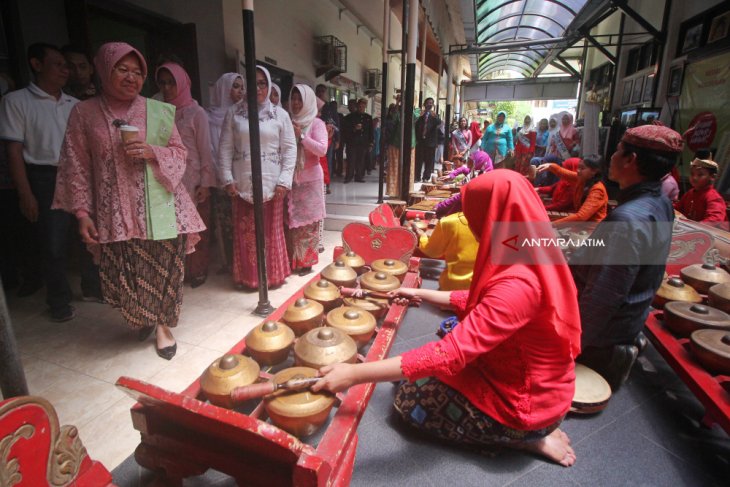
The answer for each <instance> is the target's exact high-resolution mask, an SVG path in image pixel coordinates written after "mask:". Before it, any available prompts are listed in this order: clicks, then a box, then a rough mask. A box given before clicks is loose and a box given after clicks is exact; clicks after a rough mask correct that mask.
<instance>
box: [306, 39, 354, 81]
mask: <svg viewBox="0 0 730 487" xmlns="http://www.w3.org/2000/svg"><path fill="white" fill-rule="evenodd" d="M314 46H315V51H314V65H315V68H316V70H315V72H316V74H317V76H318V77H319V76H322V75H324V76H325V79H326V80H330V79H332V78H334V77H335V76H337V75H339V74H342V73H344V72H346V71H347V46H346V45H345V44H344V43H343V42H342V41H341V40H339V39H338V38H336V37H335V36H321V37H315V38H314Z"/></svg>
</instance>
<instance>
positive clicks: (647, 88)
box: [641, 74, 654, 102]
mask: <svg viewBox="0 0 730 487" xmlns="http://www.w3.org/2000/svg"><path fill="white" fill-rule="evenodd" d="M653 96H654V75H653V74H649V75H647V76H646V79H645V80H644V96H642V97H641V101H644V102H646V101H651V99H652V97H653Z"/></svg>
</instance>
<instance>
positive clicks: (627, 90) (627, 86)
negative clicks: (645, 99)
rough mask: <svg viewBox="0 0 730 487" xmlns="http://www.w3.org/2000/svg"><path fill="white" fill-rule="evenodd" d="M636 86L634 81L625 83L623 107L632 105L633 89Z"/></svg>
mask: <svg viewBox="0 0 730 487" xmlns="http://www.w3.org/2000/svg"><path fill="white" fill-rule="evenodd" d="M633 86H634V80H632V79H628V80H626V81H624V89H623V94H622V95H621V105H628V104H629V103H631V89H632V88H633Z"/></svg>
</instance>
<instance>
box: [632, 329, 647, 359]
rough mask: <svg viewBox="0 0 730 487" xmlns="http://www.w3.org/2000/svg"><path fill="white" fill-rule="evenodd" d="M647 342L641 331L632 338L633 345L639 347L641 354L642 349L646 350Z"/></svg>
mask: <svg viewBox="0 0 730 487" xmlns="http://www.w3.org/2000/svg"><path fill="white" fill-rule="evenodd" d="M648 344H649V341H648V340H647V339H646V336H644V334H643V333H641V332H640V333H639V335H638V336H637V337H636V339H635V340H634V346H636V348H638V349H639V355H641V354H642V353H643V352H644V350H646V346H647V345H648Z"/></svg>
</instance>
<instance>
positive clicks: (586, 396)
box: [570, 364, 611, 414]
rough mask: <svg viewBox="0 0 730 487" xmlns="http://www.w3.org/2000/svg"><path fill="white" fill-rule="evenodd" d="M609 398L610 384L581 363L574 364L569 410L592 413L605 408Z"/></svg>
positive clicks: (578, 412)
mask: <svg viewBox="0 0 730 487" xmlns="http://www.w3.org/2000/svg"><path fill="white" fill-rule="evenodd" d="M610 398H611V386H609V385H608V382H606V379H604V378H603V377H601V376H600V374H598V372H596V371H594V370H592V369H589V368H588V367H586V366H585V365H583V364H575V395H574V396H573V402H572V404H571V405H570V412H571V413H576V414H594V413H598V412H600V411H603V410H604V409H606V406H607V405H608V400H609V399H610Z"/></svg>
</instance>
